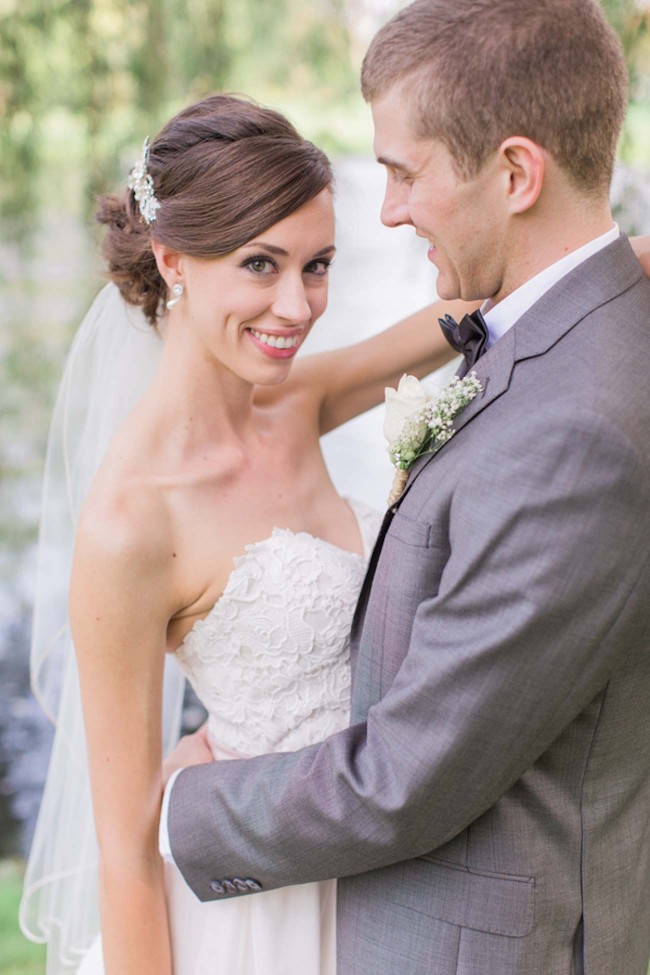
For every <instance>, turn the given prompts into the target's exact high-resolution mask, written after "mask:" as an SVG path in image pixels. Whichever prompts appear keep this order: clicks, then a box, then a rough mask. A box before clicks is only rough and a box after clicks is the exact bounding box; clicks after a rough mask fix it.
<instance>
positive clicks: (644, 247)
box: [630, 236, 650, 278]
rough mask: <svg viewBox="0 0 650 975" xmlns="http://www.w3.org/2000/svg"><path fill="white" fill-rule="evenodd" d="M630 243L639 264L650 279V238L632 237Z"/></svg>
mask: <svg viewBox="0 0 650 975" xmlns="http://www.w3.org/2000/svg"><path fill="white" fill-rule="evenodd" d="M630 243H631V245H632V249H633V251H634V253H635V254H636V257H637V260H638V262H639V264H640V265H641V267H642V268H643V270H644V271H645V273H646V275H647V276H648V277H649V278H650V236H647V237H630Z"/></svg>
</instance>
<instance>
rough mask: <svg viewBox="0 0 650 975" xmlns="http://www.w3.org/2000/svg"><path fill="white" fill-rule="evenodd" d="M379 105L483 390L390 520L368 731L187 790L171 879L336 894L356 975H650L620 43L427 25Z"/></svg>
mask: <svg viewBox="0 0 650 975" xmlns="http://www.w3.org/2000/svg"><path fill="white" fill-rule="evenodd" d="M362 85H363V93H364V96H365V97H366V99H367V100H368V101H369V102H370V104H371V106H372V111H373V116H374V121H375V129H376V136H375V148H376V152H377V156H378V159H379V161H380V163H382V164H383V165H384V166H385V168H386V170H387V174H388V187H387V191H386V199H385V202H384V207H383V212H382V219H383V221H384V223H386V224H388V225H389V226H398V225H401V224H409V225H411V226H413V227H414V228H415V231H416V233H417V234H418V235H419V236H422V237H425V238H428V240H429V241H430V244H431V249H430V251H429V257H430V260H431V261H432V262H433V263H434V264H435V265H436V267H437V268H438V271H439V277H438V289H439V293H440V295H441V296H442V297H444V298H450V299H451V298H456V297H458V296H461V297H463V298H466V299H473V298H477V297H480V296H485V295H489V296H490V298H489V300H488V301H487V303H486V304H485V305H484V308H483V311H484V316H485V323H486V328H487V338H486V343H485V344H486V346H487V351H486V352H485V354H484V355H483V356H482V357H481V358H479V359H478V361H477V362H476V363H475V365H474V369H475V372H476V375H477V377H478V378H479V380H480V383H481V386H482V393H481V394H479V396H478V397H477V398H476V399H474V400H473V401H472V402H471V403H470V404H469V405H468V406H467V407H466V408H465V409H464V411H463V412H461V413H460V414H459V415H458V416H457V417H456V419H455V421H454V425H455V429H456V433H455V436H454V437H453V438H452V439H451V440H450V441H449V442H448V443H447V444H446V445H445V446H444V447H442V449H440V450H439V451H438V452H437V453H436V454H435V455H428V456H425V457H423V458H421V459H420V460H418V461H416V463H415V465H414V466H413V468H412V470H411V472H410V478H409V481H408V485H407V487H406V489H405V491H404V493H403V495H402V497H401V499H400V500H399V501H398V502H397V503H396V504H395V505H394V506H393V507H392V508H391V510H390V511H389V512H388V513H387V515H386V518H385V520H384V524H383V527H382V531H381V534H380V538H379V541H378V544H377V547H376V550H375V553H374V555H373V558H372V561H371V566H370V569H369V573H368V578H367V580H366V584H365V587H364V591H363V593H362V596H361V601H360V604H359V608H358V611H357V617H356V622H355V631H354V634H353V644H354V647H353V649H354V655H355V682H354V693H353V717H352V721H353V723H352V726H351V727H350V728H349V729H348V730H347V731H344V732H342V733H340V734H338V735H335V736H333V737H332V738H330V739H328V740H327V741H326V742H324V743H323V744H321V745H318V746H314V747H311V748H307V749H304V750H302V751H299V752H297V753H291V754H281V755H270V756H263V757H261V758H256V759H251V760H248V761H232V762H218V763H215V764H211V765H201V766H196V767H194V768H188V769H185V770H184V771H182V772H181V773H180V775H179V776H178V777H177V778H176V780H175V782H174V783H173V787H172V788H171V791H170V792H169V828H170V837H171V847H172V851H173V855H174V858H175V860H176V862H177V864H178V865H179V867H180V869H181V870H182V872H183V874H184V876H185V878H186V880H187V882H188V884H189V885H190V886H191V887H192V889H193V890H194V891H195V893H196V895H197V896H198V897H199V898H200V899H201V900H211V899H217V898H223V897H228V896H239V891H241V890H246V889H247V888H246V884H245V883H244V884H242V882H241V881H238V884H237V885H235V884H233V883H232V878H242V877H243V878H254V880H255V884H254V885H253V882H252V880H251V881H250V883H249V888H248V889H260V888H261V889H264V890H269V889H271V888H275V887H282V886H285V885H288V884H300V883H303V882H307V881H313V880H319V879H324V878H329V877H335V876H336V877H339V878H341V880H340V882H339V886H338V897H339V929H338V953H339V961H338V971H339V975H425V973H426V975H452V973H458V975H460V973H462V975H514V973H517V975H524V973H526V975H582V973H589V975H645V972H646V966H647V962H648V954H649V947H650V380H649V378H648V377H649V373H650V283H649V282H648V281H647V280H646V279H645V278H644V276H643V274H642V272H641V269H640V267H639V265H638V263H637V261H636V260H635V258H634V256H633V254H632V251H631V249H630V247H629V244H628V242H627V240H626V239H625V238H624V237H622V236H620V235H619V232H618V229H617V228H616V226H615V225H613V222H612V217H611V213H610V209H609V205H608V186H609V181H610V177H611V172H612V165H613V161H614V153H615V148H616V142H617V138H618V135H619V132H620V129H621V124H622V120H623V115H624V107H625V103H626V72H625V66H624V62H623V59H622V56H621V52H620V48H619V45H618V42H617V40H616V37H615V35H614V34H613V32H612V30H611V29H610V28H609V27H608V26H607V24H606V22H605V19H604V16H603V14H602V12H601V10H600V8H599V6H598V4H597V3H596V2H595V0H488V2H486V0H416V2H415V3H413V4H411V6H409V7H407V8H406V9H404V10H403V11H402V12H401V13H399V14H398V15H397V16H396V17H395V18H394V19H393V20H392V21H391V22H390V23H388V24H387V25H386V26H385V27H384V28H383V29H382V30H381V31H380V32H379V34H378V35H377V37H376V38H375V39H374V41H373V43H372V45H371V47H370V50H369V52H368V54H367V56H366V59H365V63H364V67H363V77H362ZM477 327H479V328H482V327H483V326H482V323H481V322H480V321H479V325H478V326H477ZM223 880H230V881H231V882H230V883H229V884H228V883H227V884H226V885H225V886H224V884H223V883H222V881H223ZM296 975H298V973H296Z"/></svg>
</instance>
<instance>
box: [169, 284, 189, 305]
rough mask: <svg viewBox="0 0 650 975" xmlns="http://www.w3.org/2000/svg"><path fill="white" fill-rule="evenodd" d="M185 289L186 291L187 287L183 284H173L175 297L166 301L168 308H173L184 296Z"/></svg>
mask: <svg viewBox="0 0 650 975" xmlns="http://www.w3.org/2000/svg"><path fill="white" fill-rule="evenodd" d="M184 291H185V288H184V287H183V285H182V284H175V285H174V286H173V288H172V294H173V296H174V297H173V298H170V299H169V301H167V302H165V304H166V305H167V307H168V308H173V307H174V305H177V304H178V302H179V301H180V300H181V298H182V297H183V292H184Z"/></svg>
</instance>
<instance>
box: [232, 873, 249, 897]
mask: <svg viewBox="0 0 650 975" xmlns="http://www.w3.org/2000/svg"><path fill="white" fill-rule="evenodd" d="M232 882H233V884H234V885H235V887H236V888H237V890H238V891H239V893H240V894H247V893H248V887H247V885H246V881H245V880H242V879H241V877H233V879H232Z"/></svg>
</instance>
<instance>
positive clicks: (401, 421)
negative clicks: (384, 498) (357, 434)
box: [384, 372, 483, 505]
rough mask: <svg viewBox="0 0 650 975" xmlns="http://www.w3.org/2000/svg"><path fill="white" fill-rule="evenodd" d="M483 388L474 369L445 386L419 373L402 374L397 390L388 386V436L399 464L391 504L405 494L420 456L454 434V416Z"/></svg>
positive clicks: (390, 450) (395, 462)
mask: <svg viewBox="0 0 650 975" xmlns="http://www.w3.org/2000/svg"><path fill="white" fill-rule="evenodd" d="M482 388H483V387H482V386H481V384H480V382H479V380H478V379H477V376H476V373H475V372H471V373H470V374H469V375H467V376H465V377H464V378H463V379H459V378H458V377H457V376H454V378H453V379H452V381H451V382H450V383H449V385H448V386H445V388H444V389H442V390H440V389H437V390H436V389H433V388H431V387H430V386H427V385H425V384H424V383H421V382H420V381H419V380H418V379H416V378H415V376H402V378H401V379H400V383H399V386H398V387H397V389H396V390H395V389H391V388H390V387H389V388H387V389H386V391H385V393H386V416H385V418H384V436H385V437H386V439H387V440H388V455H389V457H390V459H391V463H392V464H393V466H394V467H395V480H394V481H393V487H392V490H391V493H390V497H389V499H388V504H389V505H390V504H394V503H395V501H397V500H398V498H399V497H400V496H401V494H402V491H403V490H404V487H405V486H406V481H407V479H408V472H409V470H410V469H411V467H412V466H413V464H414V463H415V461H416V460H417V459H418V457H421V456H422V455H423V454H434V453H435V452H436V451H437V450H440V448H441V447H442V445H443V444H446V443H447V441H448V440H450V439H451V437H453V435H454V428H453V425H452V421H453V419H454V417H455V416H458V414H459V413H460V411H461V410H462V409H464V407H466V406H467V404H468V403H471V401H472V400H473V399H474V397H475V396H478V394H479V393H480V392H481V390H482Z"/></svg>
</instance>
